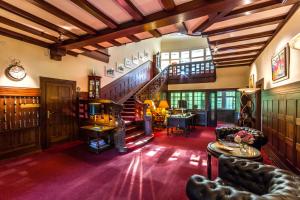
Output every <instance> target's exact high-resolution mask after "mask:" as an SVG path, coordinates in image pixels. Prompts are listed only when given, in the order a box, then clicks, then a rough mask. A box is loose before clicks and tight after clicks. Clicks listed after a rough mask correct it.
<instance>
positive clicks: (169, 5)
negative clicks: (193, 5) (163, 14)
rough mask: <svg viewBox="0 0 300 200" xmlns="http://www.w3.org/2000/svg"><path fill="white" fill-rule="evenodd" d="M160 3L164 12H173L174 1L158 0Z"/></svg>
mask: <svg viewBox="0 0 300 200" xmlns="http://www.w3.org/2000/svg"><path fill="white" fill-rule="evenodd" d="M160 2H161V4H162V6H163V8H164V9H165V10H166V11H170V10H173V9H174V8H175V6H176V5H175V3H174V0H160Z"/></svg>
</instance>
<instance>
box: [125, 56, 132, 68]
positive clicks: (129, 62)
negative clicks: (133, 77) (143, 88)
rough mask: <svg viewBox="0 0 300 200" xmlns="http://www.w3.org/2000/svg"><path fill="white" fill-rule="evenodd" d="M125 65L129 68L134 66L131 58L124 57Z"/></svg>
mask: <svg viewBox="0 0 300 200" xmlns="http://www.w3.org/2000/svg"><path fill="white" fill-rule="evenodd" d="M124 65H125V67H127V68H132V60H131V59H129V58H125V59H124Z"/></svg>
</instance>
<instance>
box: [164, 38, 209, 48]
mask: <svg viewBox="0 0 300 200" xmlns="http://www.w3.org/2000/svg"><path fill="white" fill-rule="evenodd" d="M206 47H208V43H207V39H206V38H202V37H201V36H186V35H185V36H176V35H175V36H172V35H166V36H163V37H162V39H161V46H160V48H161V51H162V52H168V51H177V50H190V49H199V48H206Z"/></svg>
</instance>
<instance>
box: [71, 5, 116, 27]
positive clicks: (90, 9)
mask: <svg viewBox="0 0 300 200" xmlns="http://www.w3.org/2000/svg"><path fill="white" fill-rule="evenodd" d="M71 1H72V2H73V3H74V4H76V5H77V6H79V7H80V8H82V9H83V10H85V11H87V12H88V13H89V14H91V15H93V16H94V17H96V18H97V19H99V20H100V21H101V22H103V23H104V24H106V25H107V26H108V27H109V28H112V29H115V28H117V24H116V22H114V21H113V20H112V19H111V18H109V17H108V16H107V15H105V14H104V13H103V12H101V11H100V10H99V9H98V8H96V7H95V6H94V5H93V4H91V3H90V2H88V1H87V0H71Z"/></svg>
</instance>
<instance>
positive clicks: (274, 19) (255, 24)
mask: <svg viewBox="0 0 300 200" xmlns="http://www.w3.org/2000/svg"><path fill="white" fill-rule="evenodd" d="M285 17H286V15H281V16H278V17H272V18H268V19H262V20H256V21H254V22H248V23H242V24H239V25H234V26H228V27H225V28H220V29H214V30H211V31H204V32H203V35H209V36H214V35H221V34H225V33H231V32H236V31H242V30H246V29H250V28H258V27H262V26H267V25H273V24H279V23H281V22H282V21H283V20H284V19H285Z"/></svg>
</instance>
